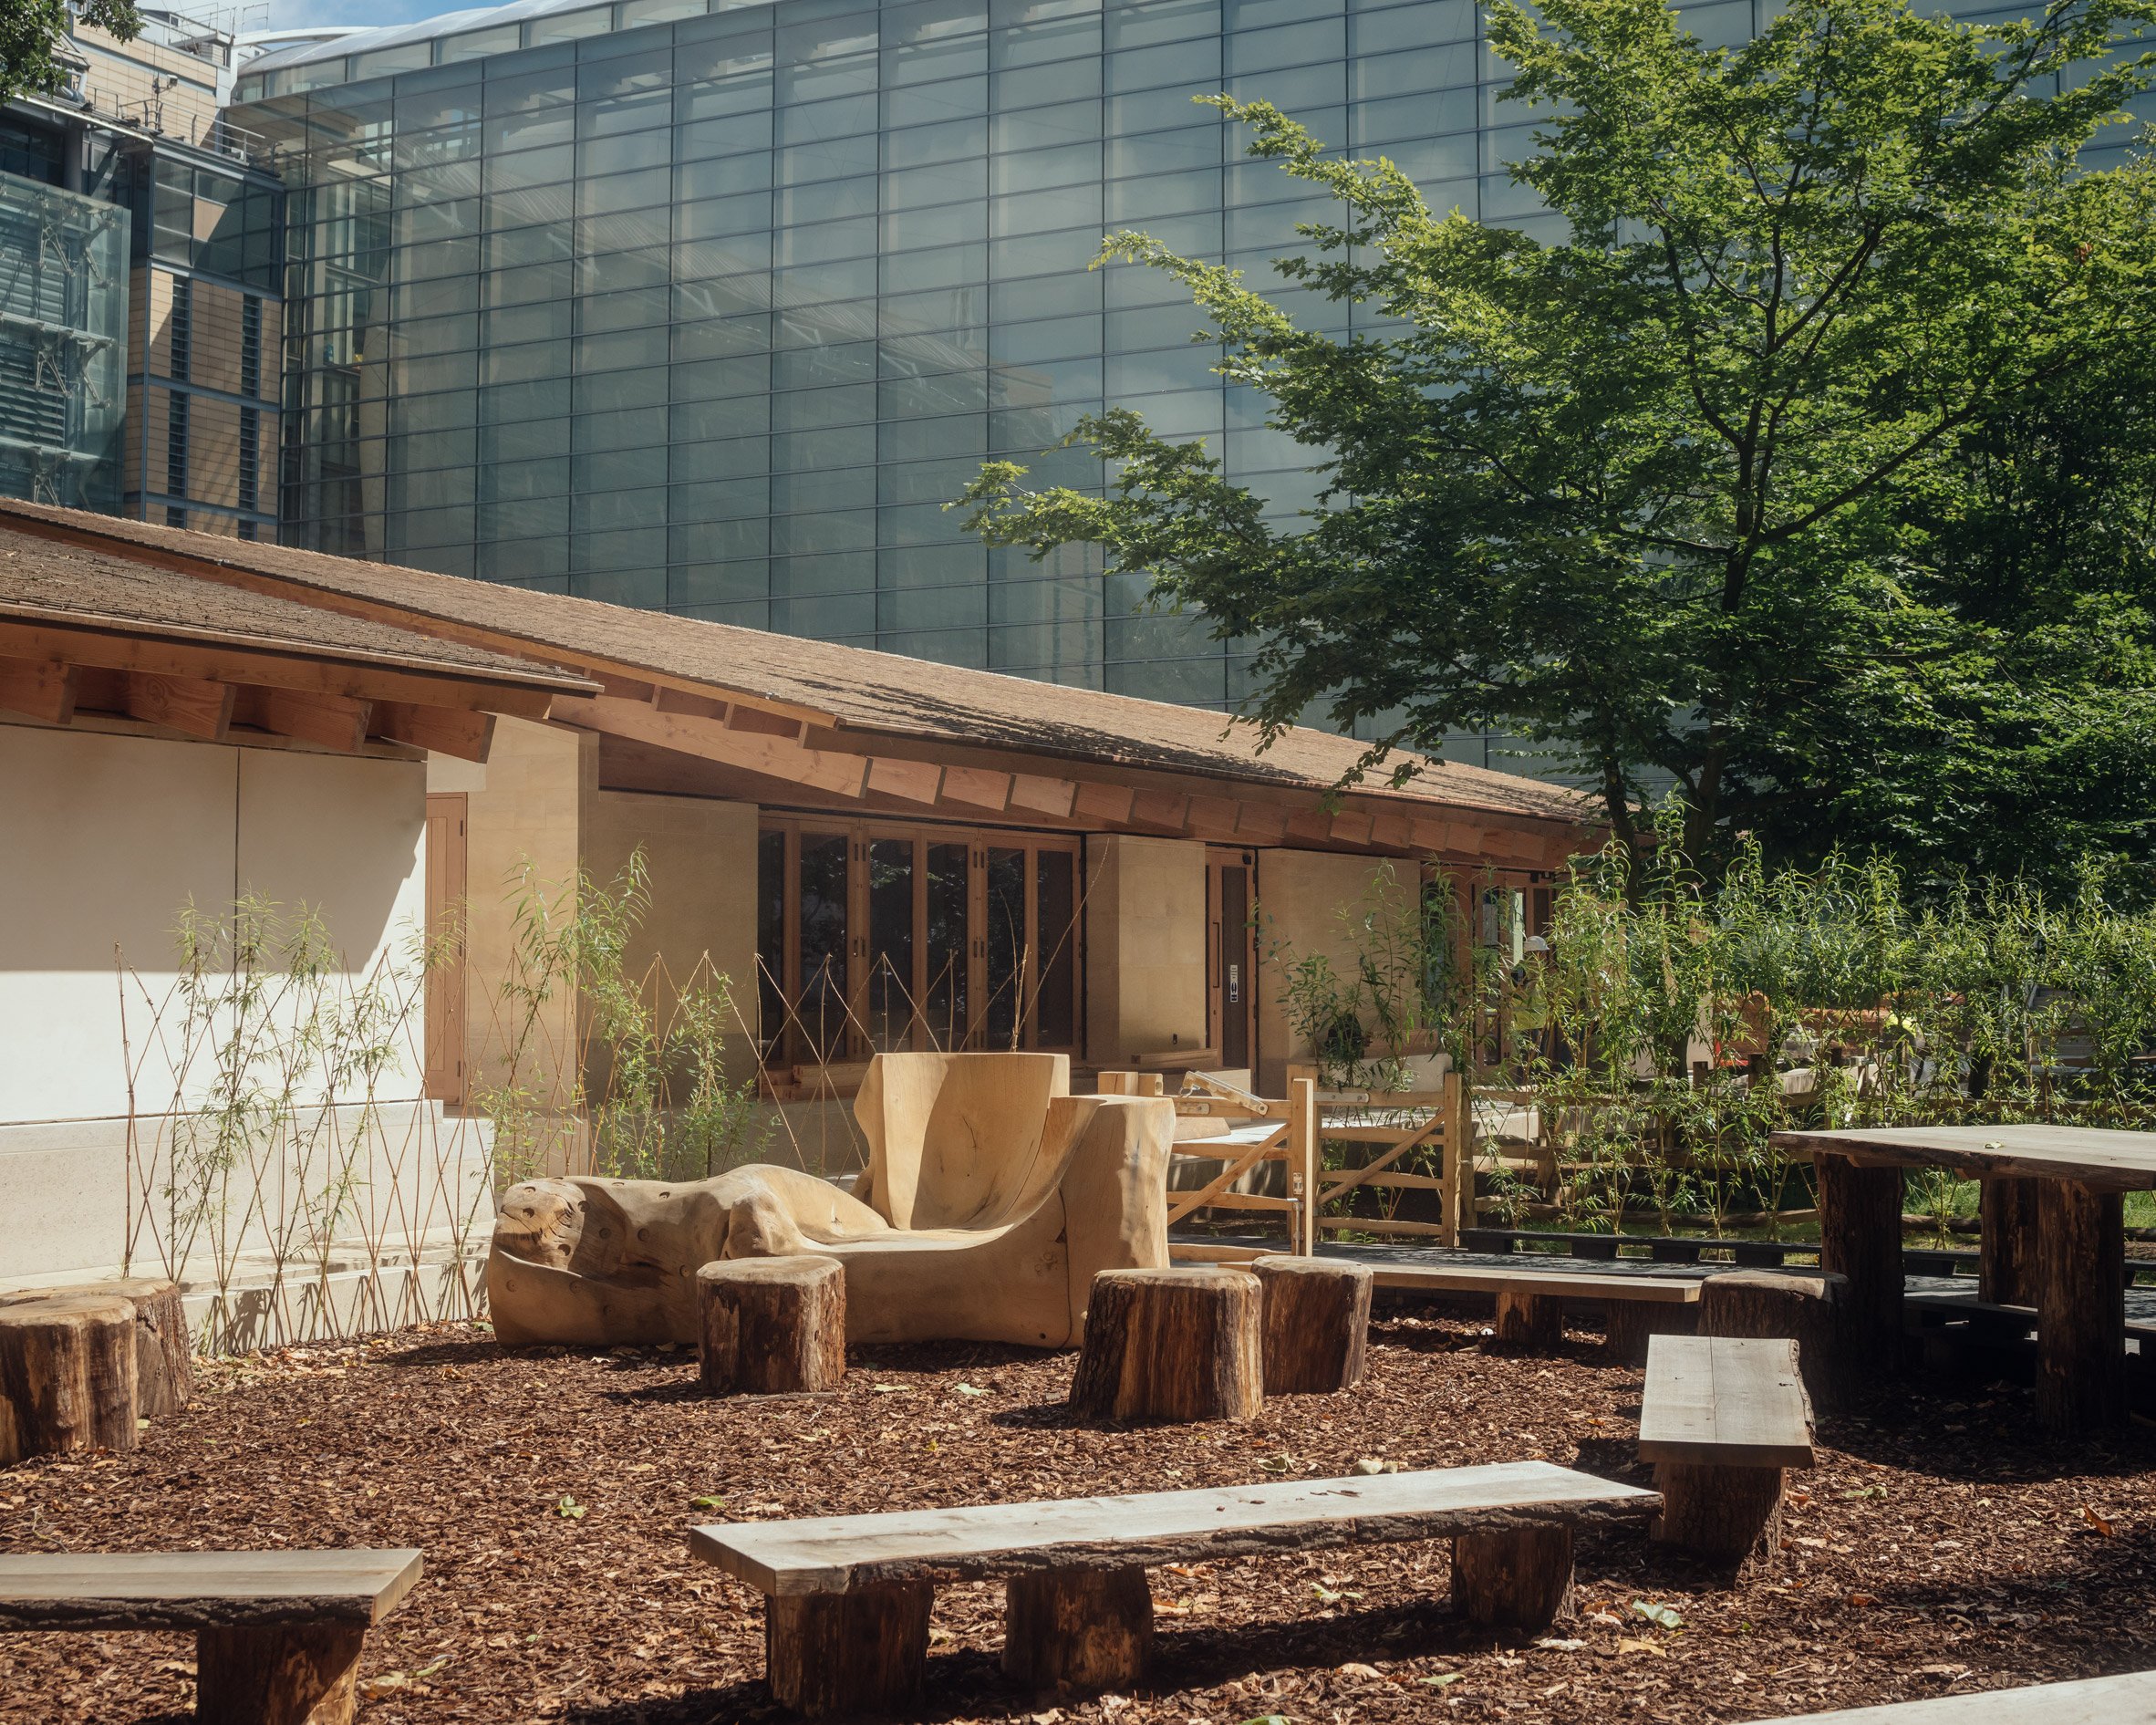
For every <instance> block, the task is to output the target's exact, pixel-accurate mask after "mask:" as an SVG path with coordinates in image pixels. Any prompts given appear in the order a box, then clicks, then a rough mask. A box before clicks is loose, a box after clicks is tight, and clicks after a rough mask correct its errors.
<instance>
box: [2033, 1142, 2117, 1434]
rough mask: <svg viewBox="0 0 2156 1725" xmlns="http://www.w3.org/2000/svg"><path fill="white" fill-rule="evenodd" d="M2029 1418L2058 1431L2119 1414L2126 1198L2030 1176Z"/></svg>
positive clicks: (2103, 1424)
mask: <svg viewBox="0 0 2156 1725" xmlns="http://www.w3.org/2000/svg"><path fill="white" fill-rule="evenodd" d="M2037 1188H2038V1190H2037V1230H2036V1232H2037V1246H2036V1262H2035V1264H2034V1266H2033V1268H2034V1271H2035V1276H2034V1280H2035V1283H2036V1307H2037V1419H2038V1421H2039V1422H2041V1424H2042V1425H2043V1426H2044V1428H2045V1429H2047V1430H2048V1431H2050V1432H2052V1433H2054V1434H2055V1435H2058V1436H2061V1437H2070V1436H2073V1435H2075V1434H2077V1433H2079V1432H2088V1431H2099V1430H2102V1429H2105V1428H2108V1427H2111V1426H2118V1425H2122V1424H2124V1423H2125V1419H2126V1215H2125V1210H2126V1199H2125V1194H2123V1193H2122V1192H2117V1191H2108V1190H2104V1189H2102V1188H2100V1187H2095V1186H2086V1185H2083V1184H2082V1183H2081V1182H2080V1181H2078V1180H2058V1179H2047V1180H2041V1181H2038V1182H2037Z"/></svg>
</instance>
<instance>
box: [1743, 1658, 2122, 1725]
mask: <svg viewBox="0 0 2156 1725" xmlns="http://www.w3.org/2000/svg"><path fill="white" fill-rule="evenodd" d="M2033 1719H2041V1720H2045V1721H2046V1725H2156V1671H2130V1672H2128V1673H2126V1674H2125V1675H2124V1676H2123V1677H2092V1678H2079V1679H2078V1680H2077V1681H2074V1682H2071V1683H2036V1684H2027V1685H2024V1686H2023V1687H2022V1688H2020V1689H1986V1690H1985V1691H1984V1693H1983V1694H1981V1695H1941V1696H1935V1697H1933V1699H1929V1700H1923V1701H1897V1702H1890V1703H1888V1704H1886V1705H1885V1706H1881V1707H1856V1708H1850V1709H1848V1710H1847V1711H1845V1712H1839V1713H1805V1714H1801V1715H1798V1716H1793V1717H1791V1718H1788V1719H1777V1720H1762V1721H1761V1725H2027V1721H2029V1720H2033Z"/></svg>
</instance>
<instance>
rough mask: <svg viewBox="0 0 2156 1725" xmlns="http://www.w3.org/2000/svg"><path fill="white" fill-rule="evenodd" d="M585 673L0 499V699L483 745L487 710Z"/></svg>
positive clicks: (65, 714) (523, 703) (45, 708)
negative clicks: (332, 606)
mask: <svg viewBox="0 0 2156 1725" xmlns="http://www.w3.org/2000/svg"><path fill="white" fill-rule="evenodd" d="M593 693H596V685H594V684H593V683H592V682H590V681H588V680H586V679H585V678H582V677H577V676H575V675H572V674H569V673H566V672H563V671H558V670H551V669H549V668H546V667H543V666H539V665H534V664H533V663H531V662H530V661H529V660H522V659H518V658H514V657H512V656H511V655H508V654H505V653H498V652H492V651H489V650H487V649H483V648H479V647H472V646H469V645H466V644H463V643H461V642H454V641H441V640H437V639H432V638H431V637H430V636H428V635H425V634H422V633H420V632H419V631H417V630H414V629H403V628H399V627H398V626H396V625H395V624H391V623H386V622H377V621H370V620H368V619H365V618H349V617H338V616H334V615H330V614H327V613H325V612H324V611H322V610H321V609H320V608H317V607H315V606H312V605H307V604H304V603H302V602H300V601H298V600H295V599H290V598H279V597H277V596H275V595H274V594H267V593H258V592H250V591H248V590H246V589H245V588H243V587H233V586H228V585H225V584H222V583H216V582H209V581H204V580H202V579H201V578H200V577H196V576H192V575H189V574H186V573H182V572H180V571H177V570H174V569H170V568H163V567H160V566H156V565H154V564H150V563H146V562H143V561H141V560H140V559H139V558H137V557H133V556H114V555H110V554H109V553H106V552H103V551H99V550H98V549H95V548H93V547H90V546H81V545H72V544H67V543H64V542H61V541H57V540H55V539H52V538H50V537H47V536H46V535H42V534H39V533H36V532H31V531H23V530H22V529H21V528H20V527H18V526H17V525H16V524H14V523H12V522H10V521H8V520H7V519H6V518H5V516H4V515H0V711H4V712H10V713H14V714H16V715H17V716H20V717H25V718H30V719H36V720H40V721H43V722H46V723H48V724H67V723H71V722H73V720H74V718H75V716H76V715H77V714H78V712H109V713H111V714H114V715H116V716H119V717H125V718H131V719H136V720H140V721H143V722H148V723H151V724H156V725H160V726H161V727H163V728H164V729H167V730H171V731H177V732H181V733H185V734H188V735H192V736H197V737H202V738H206V739H211V740H217V741H225V740H230V739H231V737H232V735H233V727H234V726H235V725H236V726H239V727H242V728H243V730H252V731H254V732H257V733H264V735H267V736H272V737H284V738H287V739H293V740H298V741H304V742H306V743H314V744H316V745H317V746H322V747H329V748H335V749H339V750H345V751H353V750H358V749H359V748H361V747H363V746H364V744H365V743H366V742H367V740H368V738H369V737H377V738H379V739H381V740H383V741H385V742H390V743H404V744H406V745H408V746H411V747H415V748H432V749H439V750H441V751H442V752H444V753H451V754H461V755H465V756H468V757H470V758H472V759H484V758H485V754H486V746H487V738H488V734H489V731H490V727H491V726H492V715H493V714H495V713H513V714H516V715H518V716H520V717H526V718H544V716H545V715H546V713H547V711H548V709H549V707H550V706H551V705H552V704H553V702H554V701H555V697H556V696H558V695H572V696H578V695H588V694H593Z"/></svg>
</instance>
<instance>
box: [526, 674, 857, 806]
mask: <svg viewBox="0 0 2156 1725" xmlns="http://www.w3.org/2000/svg"><path fill="white" fill-rule="evenodd" d="M735 711H736V712H739V711H740V709H738V708H737V709H736V710H735ZM554 716H555V718H556V719H557V720H559V721H561V722H563V723H565V724H570V725H575V726H576V727H577V728H578V729H580V730H586V731H596V732H599V733H602V734H604V735H606V736H612V737H620V738H622V739H623V740H624V741H626V742H630V743H648V744H650V745H651V746H652V747H654V748H658V749H670V750H672V751H673V752H675V753H678V754H693V755H697V756H700V757H701V758H702V759H704V760H707V761H716V762H718V763H719V764H720V765H722V766H731V767H739V768H740V769H741V771H743V772H746V773H756V774H762V775H763V776H764V777H766V778H773V779H784V780H789V781H791V782H792V783H793V784H796V785H810V786H812V787H813V788H814V789H816V790H819V791H828V792H830V793H831V794H832V795H834V796H844V797H856V796H859V795H861V794H862V792H863V791H864V790H866V788H867V784H868V757H867V756H866V755H865V754H845V753H839V752H838V751H836V750H831V749H804V748H803V747H802V746H801V744H799V743H792V742H788V741H787V740H785V739H784V738H783V737H775V736H764V735H759V734H755V733H745V732H742V731H739V730H736V729H734V728H733V727H732V726H731V724H721V723H720V722H718V721H716V720H711V719H696V718H691V717H689V716H688V715H686V714H680V713H669V712H659V711H658V709H657V708H655V707H653V706H651V705H649V704H648V703H647V702H644V701H616V700H610V699H608V698H607V697H606V696H604V695H601V696H598V697H596V698H593V699H588V700H587V699H585V698H582V697H578V696H564V697H563V698H561V699H560V700H558V701H555V707H554Z"/></svg>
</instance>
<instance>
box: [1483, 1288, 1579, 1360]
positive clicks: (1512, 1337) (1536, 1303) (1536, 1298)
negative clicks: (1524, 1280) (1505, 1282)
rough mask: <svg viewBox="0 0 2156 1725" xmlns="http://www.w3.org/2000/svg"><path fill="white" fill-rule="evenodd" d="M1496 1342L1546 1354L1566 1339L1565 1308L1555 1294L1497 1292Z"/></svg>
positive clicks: (1521, 1290) (1519, 1291) (1513, 1291)
mask: <svg viewBox="0 0 2156 1725" xmlns="http://www.w3.org/2000/svg"><path fill="white" fill-rule="evenodd" d="M1497 1332H1498V1341H1500V1342H1502V1343H1503V1344H1504V1345H1505V1346H1508V1347H1524V1348H1530V1349H1532V1350H1534V1351H1535V1352H1537V1353H1547V1352H1548V1351H1549V1350H1550V1349H1551V1348H1553V1347H1557V1346H1561V1345H1562V1344H1563V1342H1564V1339H1565V1314H1564V1304H1563V1302H1562V1301H1560V1299H1559V1298H1558V1297H1557V1295H1555V1294H1536V1293H1532V1292H1530V1291H1529V1290H1528V1289H1526V1288H1499V1289H1498V1321H1497Z"/></svg>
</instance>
